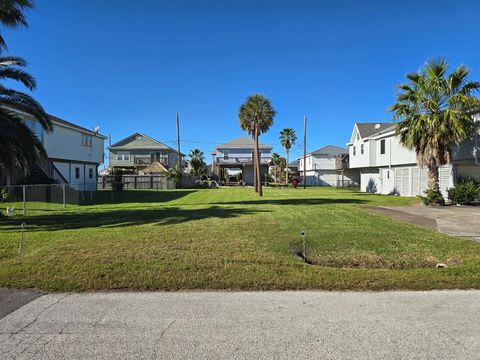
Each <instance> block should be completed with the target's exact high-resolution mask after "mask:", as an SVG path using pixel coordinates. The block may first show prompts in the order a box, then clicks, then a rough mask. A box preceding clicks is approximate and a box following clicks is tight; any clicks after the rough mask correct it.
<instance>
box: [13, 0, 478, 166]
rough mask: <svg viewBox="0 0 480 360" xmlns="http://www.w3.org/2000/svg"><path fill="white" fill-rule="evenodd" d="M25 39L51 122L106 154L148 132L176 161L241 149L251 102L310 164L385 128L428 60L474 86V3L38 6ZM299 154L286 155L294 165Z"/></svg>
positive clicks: (20, 48) (112, 0)
mask: <svg viewBox="0 0 480 360" xmlns="http://www.w3.org/2000/svg"><path fill="white" fill-rule="evenodd" d="M28 19H29V23H30V27H29V28H28V29H20V30H15V31H10V30H9V31H4V34H5V38H6V41H7V44H8V46H9V51H10V53H11V54H15V55H20V56H23V57H25V58H26V59H27V60H28V62H29V67H28V70H29V71H30V72H31V73H32V74H33V75H34V76H35V77H36V78H37V81H38V83H39V86H38V90H37V91H36V92H35V93H34V96H35V97H36V98H37V99H38V100H40V101H41V103H42V104H43V105H44V107H45V108H46V110H47V111H48V112H49V113H51V114H53V115H56V116H59V117H62V118H64V119H66V120H69V121H72V122H75V123H78V124H80V125H83V126H85V127H88V128H92V127H94V126H100V129H101V130H100V131H101V132H102V133H104V134H106V135H108V134H111V136H112V141H114V142H115V141H118V140H120V139H121V138H123V137H125V136H127V135H129V134H131V133H133V132H136V131H140V132H144V133H146V134H148V135H150V136H152V137H154V138H156V139H158V140H160V141H162V142H165V143H166V144H167V145H170V146H175V143H174V140H175V139H176V133H175V131H176V130H175V113H176V112H179V113H180V120H181V136H182V138H183V140H185V141H184V142H182V152H184V153H187V152H188V151H189V150H190V149H192V148H195V147H198V148H200V149H201V150H203V151H204V152H205V153H206V155H207V159H206V160H207V162H210V161H211V160H210V156H209V153H210V152H211V151H212V149H213V148H214V145H215V144H218V143H222V142H225V141H228V140H230V139H232V138H235V137H237V136H241V135H243V133H242V131H241V130H240V128H239V127H238V121H237V111H238V107H239V105H240V104H241V102H242V101H243V100H244V99H245V98H246V96H248V95H249V94H253V93H262V94H264V95H266V96H267V97H269V98H270V99H271V100H272V102H273V105H274V107H275V109H276V110H277V112H278V115H277V117H276V118H275V122H274V125H273V126H272V128H271V129H270V131H269V132H268V133H267V134H265V135H262V136H261V141H262V142H266V143H270V144H272V145H273V146H274V151H278V152H280V153H281V154H283V150H282V149H281V147H280V144H279V141H278V133H279V131H280V130H281V129H282V128H284V127H293V128H294V129H295V130H296V131H297V133H298V135H299V139H301V138H302V136H303V135H302V133H303V116H304V115H306V116H307V118H308V140H307V143H308V146H307V148H308V150H309V151H310V150H314V149H316V148H319V147H321V146H324V145H327V144H334V145H339V146H344V145H345V143H346V142H347V141H348V140H349V138H350V135H351V131H352V127H353V124H354V123H355V122H356V121H359V122H377V121H378V122H384V121H390V120H391V115H390V114H389V113H388V111H387V108H388V106H389V105H391V104H392V103H393V102H394V99H395V92H396V90H395V87H396V85H398V84H399V83H400V82H402V81H403V79H404V75H405V74H406V73H407V72H409V71H415V70H417V69H419V68H420V67H421V66H422V64H423V63H424V62H425V60H426V59H428V58H432V57H439V56H445V57H447V59H448V61H449V63H450V64H452V65H458V64H460V63H464V64H466V65H467V66H469V67H470V68H471V69H472V79H474V80H480V1H475V0H472V1H441V0H440V1H439V0H434V1H407V0H403V1H386V0H384V1H373V0H372V1H361V0H359V1H354V0H352V1H342V0H340V1H335V0H331V1H319V0H318V1H307V0H305V1H302V0H296V1H294V0H290V1H283V0H271V1H267V0H253V1H250V0H242V1H240V0H237V1H233V0H231V1H227V0H216V1H214V0H202V1H200V0H196V1H195V0H190V1H188V0H175V1H171V0H168V1H167V0H165V1H158V0H157V1H154V0H150V1H146V0H136V1H129V0H108V1H107V0H104V1H102V0H78V1H76V0H37V1H36V9H35V10H33V11H31V12H29V13H28ZM301 149H302V148H301V145H300V141H299V144H298V145H297V146H295V147H294V149H293V155H300V154H301V152H302V150H301Z"/></svg>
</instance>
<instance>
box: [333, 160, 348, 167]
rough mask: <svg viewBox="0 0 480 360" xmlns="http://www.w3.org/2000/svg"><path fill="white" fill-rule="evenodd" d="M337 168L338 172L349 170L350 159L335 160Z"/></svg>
mask: <svg viewBox="0 0 480 360" xmlns="http://www.w3.org/2000/svg"><path fill="white" fill-rule="evenodd" d="M335 167H336V169H337V170H343V169H348V168H349V162H348V159H340V158H337V159H335Z"/></svg>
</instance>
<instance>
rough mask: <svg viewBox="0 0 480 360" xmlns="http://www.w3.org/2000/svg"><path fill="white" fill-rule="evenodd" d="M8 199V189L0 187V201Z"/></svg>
mask: <svg viewBox="0 0 480 360" xmlns="http://www.w3.org/2000/svg"><path fill="white" fill-rule="evenodd" d="M7 200H8V191H7V189H5V188H0V202H5V201H7Z"/></svg>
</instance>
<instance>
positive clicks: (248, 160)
mask: <svg viewBox="0 0 480 360" xmlns="http://www.w3.org/2000/svg"><path fill="white" fill-rule="evenodd" d="M270 160H271V158H270V157H262V158H260V164H268V163H269V162H270ZM215 162H216V163H217V164H220V165H248V164H253V158H252V157H251V156H249V157H233V156H229V157H228V158H216V159H215Z"/></svg>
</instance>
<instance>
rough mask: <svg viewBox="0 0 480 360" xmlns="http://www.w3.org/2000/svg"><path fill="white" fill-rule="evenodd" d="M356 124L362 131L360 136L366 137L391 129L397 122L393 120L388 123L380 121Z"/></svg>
mask: <svg viewBox="0 0 480 360" xmlns="http://www.w3.org/2000/svg"><path fill="white" fill-rule="evenodd" d="M356 125H357V129H358V131H359V132H360V136H361V137H362V138H366V137H369V136H372V135H373V134H376V133H378V132H382V131H385V130H386V129H389V128H391V127H392V126H394V125H395V124H394V123H393V122H388V123H379V122H373V123H358V122H357V123H356Z"/></svg>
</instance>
